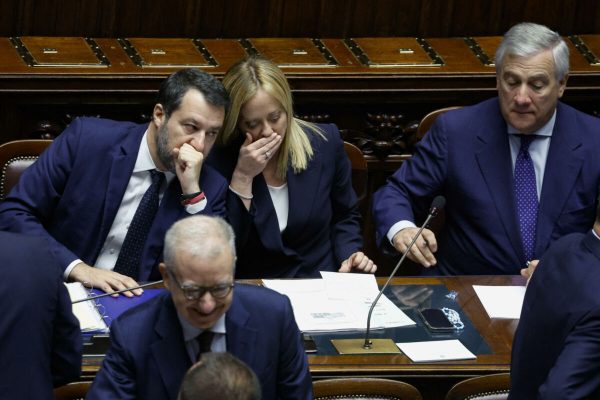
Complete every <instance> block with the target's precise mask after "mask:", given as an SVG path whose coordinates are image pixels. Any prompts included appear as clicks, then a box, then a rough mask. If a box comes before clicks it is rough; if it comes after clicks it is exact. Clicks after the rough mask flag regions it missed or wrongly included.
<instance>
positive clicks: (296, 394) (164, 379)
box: [87, 216, 312, 400]
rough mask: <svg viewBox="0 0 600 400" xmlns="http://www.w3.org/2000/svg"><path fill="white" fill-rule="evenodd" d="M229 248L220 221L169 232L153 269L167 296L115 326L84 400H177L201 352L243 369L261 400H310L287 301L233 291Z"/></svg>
mask: <svg viewBox="0 0 600 400" xmlns="http://www.w3.org/2000/svg"><path fill="white" fill-rule="evenodd" d="M234 242H235V241H234V235H233V231H232V229H231V227H230V226H229V225H228V224H227V223H226V222H225V221H224V220H222V219H221V218H218V217H209V216H192V217H189V218H186V219H183V220H181V221H179V222H177V223H175V224H174V225H173V226H172V227H171V228H170V229H169V230H168V231H167V234H166V237H165V246H164V262H163V263H161V264H160V265H159V268H160V272H161V274H162V277H163V279H164V282H165V287H166V288H167V291H166V292H165V293H164V294H161V295H158V296H157V297H155V298H153V299H151V300H149V301H148V302H147V303H144V304H142V305H140V306H139V307H136V308H133V309H131V310H129V311H128V312H126V313H124V314H123V315H121V316H120V317H118V318H117V319H115V320H114V321H113V323H112V325H111V328H110V329H111V346H110V348H109V350H108V352H107V354H106V357H105V359H104V362H103V364H102V368H101V369H100V371H99V372H98V375H97V376H96V379H95V380H94V383H93V385H92V387H91V388H90V391H89V393H88V396H87V398H88V399H109V398H111V399H112V398H115V399H116V398H118V399H135V398H140V399H176V398H177V393H178V391H179V387H180V385H181V382H182V380H183V377H184V375H185V373H186V371H187V370H188V369H189V368H190V367H191V365H192V364H193V363H195V362H196V361H197V360H199V358H200V357H201V356H202V353H203V352H206V351H214V352H224V351H227V352H229V353H231V354H233V355H234V356H236V357H237V358H239V359H240V360H242V361H243V362H245V363H246V364H247V365H248V366H249V367H250V368H251V369H252V370H253V371H254V372H255V373H256V375H257V376H258V379H259V381H260V385H261V389H262V398H263V399H265V400H268V399H312V381H311V377H310V372H309V370H308V361H307V359H306V355H305V353H304V348H303V346H302V341H301V337H300V331H299V330H298V326H297V325H296V322H295V320H294V313H293V311H292V307H291V304H290V301H289V299H288V298H287V297H285V296H283V295H280V294H278V293H276V292H274V291H272V290H269V289H267V288H264V287H260V286H254V285H244V284H235V283H234V281H233V277H234V269H235V260H236V256H235V244H234ZM207 332H210V333H207Z"/></svg>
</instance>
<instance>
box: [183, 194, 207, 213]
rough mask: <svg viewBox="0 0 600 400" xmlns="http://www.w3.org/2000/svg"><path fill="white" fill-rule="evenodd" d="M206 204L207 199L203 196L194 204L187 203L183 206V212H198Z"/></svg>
mask: <svg viewBox="0 0 600 400" xmlns="http://www.w3.org/2000/svg"><path fill="white" fill-rule="evenodd" d="M207 204H208V201H207V200H206V197H205V198H203V199H202V200H200V201H199V202H197V203H195V204H188V205H187V206H185V212H187V213H188V214H198V213H199V212H200V211H203V210H204V209H205V208H206V205H207Z"/></svg>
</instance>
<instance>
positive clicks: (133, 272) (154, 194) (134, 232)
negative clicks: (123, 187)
mask: <svg viewBox="0 0 600 400" xmlns="http://www.w3.org/2000/svg"><path fill="white" fill-rule="evenodd" d="M149 172H150V175H151V176H152V184H150V187H149V188H148V190H146V193H144V197H142V200H141V201H140V204H139V205H138V208H137V210H136V211H135V215H134V216H133V219H132V220H131V224H130V225H129V229H128V230H127V234H126V235H125V240H123V246H122V247H121V251H120V252H119V257H118V258H117V262H116V263H115V268H114V271H115V272H118V273H120V274H123V275H127V276H130V277H132V278H133V279H138V275H139V270H140V261H141V259H142V251H143V250H144V245H145V244H146V238H147V237H148V232H150V227H151V226H152V222H154V216H155V215H156V211H157V210H158V194H159V190H160V186H161V185H162V183H163V181H164V180H165V174H163V173H162V172H158V171H156V170H150V171H149Z"/></svg>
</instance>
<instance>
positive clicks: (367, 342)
mask: <svg viewBox="0 0 600 400" xmlns="http://www.w3.org/2000/svg"><path fill="white" fill-rule="evenodd" d="M437 211H438V210H437V208H432V210H431V212H430V213H429V215H427V218H426V219H425V222H424V223H423V225H421V227H420V228H419V230H418V231H417V234H416V235H415V236H414V237H413V239H412V241H411V242H410V244H409V245H408V247H407V248H406V250H405V251H404V253H403V254H402V257H401V258H400V261H398V264H396V267H395V268H394V270H393V271H392V273H391V274H390V276H389V277H388V279H387V281H385V284H384V285H383V288H381V290H380V291H379V294H378V295H377V297H375V300H373V303H372V304H371V308H370V309H369V315H368V316H367V331H366V332H365V343H364V344H363V349H365V350H371V349H372V348H373V342H372V341H371V340H370V339H369V333H370V331H371V314H373V310H374V309H375V306H376V305H377V302H378V301H379V298H380V297H381V295H382V294H383V292H384V291H385V288H387V287H388V285H389V284H390V281H391V280H392V278H393V277H394V275H396V272H398V268H400V265H402V262H404V259H405V258H406V255H407V254H408V252H409V251H410V249H411V248H412V247H413V245H414V244H415V242H416V241H417V239H418V238H419V236H420V235H421V232H423V229H425V227H426V226H427V224H428V223H429V221H430V220H431V218H433V217H435V216H436V215H437Z"/></svg>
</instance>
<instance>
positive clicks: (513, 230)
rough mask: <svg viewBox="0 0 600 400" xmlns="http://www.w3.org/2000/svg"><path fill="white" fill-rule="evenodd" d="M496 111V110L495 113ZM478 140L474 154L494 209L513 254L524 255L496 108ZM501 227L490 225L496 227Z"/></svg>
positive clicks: (503, 132)
mask: <svg viewBox="0 0 600 400" xmlns="http://www.w3.org/2000/svg"><path fill="white" fill-rule="evenodd" d="M495 115H496V114H495ZM477 140H478V141H479V142H480V144H479V147H477V148H476V154H475V157H476V158H477V163H478V164H479V168H480V169H481V173H482V175H483V178H484V180H485V183H486V186H487V188H488V192H489V194H490V196H491V198H492V200H493V202H494V205H495V208H496V212H497V213H498V215H499V216H500V220H501V221H502V228H503V229H504V230H505V232H506V236H507V237H508V239H509V241H510V243H511V245H512V247H513V249H514V252H515V254H519V255H520V258H522V259H524V258H525V255H524V253H523V247H522V245H521V234H520V233H519V227H518V224H517V218H516V210H515V201H514V195H513V174H512V162H511V156H510V145H509V142H508V133H507V128H506V123H505V122H504V120H503V119H502V118H501V115H500V111H499V110H498V111H497V115H496V119H495V121H493V122H492V123H491V124H489V125H486V126H485V130H480V131H479V133H478V134H477ZM499 228H500V227H497V228H494V227H491V229H499Z"/></svg>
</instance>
